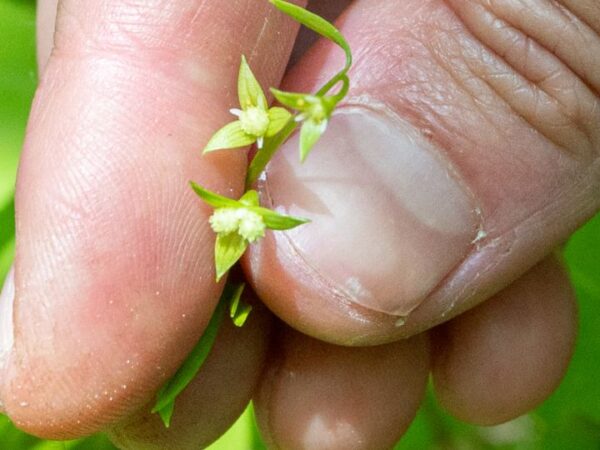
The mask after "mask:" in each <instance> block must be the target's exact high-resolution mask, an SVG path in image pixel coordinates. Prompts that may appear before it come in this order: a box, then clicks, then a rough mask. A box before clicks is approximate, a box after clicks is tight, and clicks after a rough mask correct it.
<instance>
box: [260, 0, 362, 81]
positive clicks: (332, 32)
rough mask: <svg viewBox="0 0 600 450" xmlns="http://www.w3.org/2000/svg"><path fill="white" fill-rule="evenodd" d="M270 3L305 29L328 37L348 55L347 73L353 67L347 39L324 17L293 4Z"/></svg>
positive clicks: (273, 0) (277, 1) (275, 1)
mask: <svg viewBox="0 0 600 450" xmlns="http://www.w3.org/2000/svg"><path fill="white" fill-rule="evenodd" d="M269 1H270V2H271V3H272V4H273V5H275V7H276V8H277V9H278V10H280V11H281V12H283V13H285V14H287V15H288V16H290V17H292V18H293V19H294V20H296V21H298V22H300V23H301V24H302V25H304V26H305V27H307V28H310V29H311V30H313V31H314V32H315V33H318V34H320V35H321V36H323V37H326V38H327V39H329V40H331V41H333V42H335V43H336V44H337V45H339V46H340V47H341V48H342V50H344V53H345V54H346V67H345V72H346V71H347V70H348V68H350V66H351V65H352V52H351V51H350V46H349V45H348V42H346V39H344V36H343V35H342V33H340V32H339V30H338V29H337V28H336V27H334V26H333V25H332V24H331V23H329V22H328V21H326V20H325V19H323V18H322V17H320V16H318V15H316V14H314V13H312V12H310V11H307V10H306V9H304V8H301V7H300V6H296V5H294V4H292V3H288V2H286V1H283V0H269ZM345 72H344V73H345Z"/></svg>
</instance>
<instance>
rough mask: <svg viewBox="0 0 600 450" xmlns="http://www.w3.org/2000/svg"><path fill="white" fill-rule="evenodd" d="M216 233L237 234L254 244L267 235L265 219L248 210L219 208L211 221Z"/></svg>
mask: <svg viewBox="0 0 600 450" xmlns="http://www.w3.org/2000/svg"><path fill="white" fill-rule="evenodd" d="M209 222H210V226H211V227H212V229H213V230H214V232H215V233H219V234H229V233H233V232H237V233H238V234H239V235H240V236H242V237H243V238H244V239H246V240H247V241H248V242H254V241H256V240H257V239H259V238H261V237H263V236H264V235H265V228H266V226H265V222H264V221H263V218H262V217H261V216H260V215H259V214H257V213H255V212H253V211H250V210H249V209H246V208H219V209H216V210H215V212H214V213H213V215H212V216H211V217H210V219H209Z"/></svg>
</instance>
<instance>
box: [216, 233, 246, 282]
mask: <svg viewBox="0 0 600 450" xmlns="http://www.w3.org/2000/svg"><path fill="white" fill-rule="evenodd" d="M247 247H248V241H247V240H246V239H244V238H243V237H242V236H240V235H239V234H238V233H237V232H233V233H228V234H218V235H217V239H216V241H215V269H216V272H217V282H218V281H219V280H220V279H221V278H222V277H223V275H225V274H226V273H227V271H228V270H229V269H231V268H232V267H233V265H234V264H235V263H236V262H238V260H239V259H240V258H241V257H242V255H243V254H244V252H245V251H246V248H247Z"/></svg>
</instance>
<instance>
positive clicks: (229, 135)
mask: <svg viewBox="0 0 600 450" xmlns="http://www.w3.org/2000/svg"><path fill="white" fill-rule="evenodd" d="M255 141H256V137H254V136H250V135H249V134H248V133H246V132H245V131H244V130H243V129H242V124H241V122H240V121H239V120H236V121H235V122H231V123H228V124H227V125H225V126H224V127H223V128H221V129H220V130H219V131H217V132H216V133H215V134H213V136H212V137H211V138H210V140H209V141H208V143H207V144H206V147H204V150H202V153H210V152H214V151H215V150H226V149H229V148H240V147H246V146H248V145H250V144H252V143H254V142H255Z"/></svg>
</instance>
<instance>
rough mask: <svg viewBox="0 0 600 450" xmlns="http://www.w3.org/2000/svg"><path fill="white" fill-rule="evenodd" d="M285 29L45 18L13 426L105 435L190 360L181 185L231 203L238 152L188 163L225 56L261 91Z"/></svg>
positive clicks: (210, 291) (191, 6)
mask: <svg viewBox="0 0 600 450" xmlns="http://www.w3.org/2000/svg"><path fill="white" fill-rule="evenodd" d="M294 33H295V28H294V27H293V26H292V25H291V24H290V22H288V21H287V20H286V19H284V18H283V17H282V15H280V14H277V13H275V12H274V11H273V9H272V8H271V7H270V5H269V4H268V2H265V3H264V4H263V3H260V4H256V2H253V1H251V0H247V1H246V0H243V1H238V2H235V4H231V3H230V2H203V1H197V0H178V1H171V2H158V3H156V2H152V3H151V4H149V3H148V2H143V1H133V2H132V1H98V2H93V3H90V2H79V1H71V0H64V1H62V2H61V3H60V4H59V10H58V16H57V27H56V34H55V45H54V48H53V50H52V56H51V57H50V60H49V62H48V65H47V66H46V68H45V70H44V76H43V79H42V82H41V85H40V87H39V90H38V92H37V95H36V99H35V102H34V105H33V110H32V113H31V117H30V122H29V127H28V135H27V140H26V145H25V149H24V152H23V155H22V160H21V165H20V168H19V176H18V182H17V192H16V224H17V225H16V232H17V251H16V262H15V269H14V288H15V289H14V293H15V295H14V314H12V317H14V326H13V329H14V341H13V342H14V345H12V346H10V349H9V351H8V353H7V354H6V355H5V356H6V357H5V360H4V369H3V371H2V386H1V388H0V390H1V394H2V399H3V406H4V408H5V409H6V411H7V413H8V415H9V416H10V417H11V419H13V421H15V423H16V424H17V425H18V426H20V427H21V428H24V429H25V430H26V431H28V432H30V433H33V434H37V435H41V436H44V437H51V438H66V437H73V436H79V435H82V434H86V433H91V432H94V431H97V430H99V429H101V428H104V427H105V426H106V425H107V424H110V423H114V422H116V421H117V420H119V419H120V418H122V417H123V416H125V415H127V414H129V413H131V412H132V411H134V410H135V409H136V408H139V407H140V406H141V405H144V404H146V403H147V402H148V401H149V400H151V398H152V396H153V395H154V392H156V390H157V389H158V387H160V385H161V384H162V383H164V381H165V380H166V379H167V378H168V377H169V376H170V375H172V374H173V373H174V371H175V370H176V369H177V367H178V366H179V365H180V364H181V362H182V360H183V359H184V357H185V356H186V354H187V353H188V352H189V351H190V350H191V347H192V346H193V345H194V343H195V342H196V341H197V339H198V338H199V336H200V334H201V332H202V330H203V328H204V326H205V325H206V323H207V322H208V319H209V317H210V315H211V312H212V310H213V307H214V305H215V303H216V301H217V298H218V296H219V292H220V286H218V285H216V284H215V282H214V271H213V266H214V263H213V246H214V241H213V239H214V237H213V233H212V232H211V231H210V229H209V228H208V225H207V220H206V218H207V216H208V214H209V213H210V211H209V210H208V209H207V208H205V207H203V206H202V205H201V204H200V202H198V201H197V198H195V196H194V194H193V193H192V192H191V191H190V189H189V187H188V182H189V180H195V181H198V182H199V183H201V184H203V185H205V186H207V187H209V188H210V189H212V190H216V191H219V192H221V193H224V194H227V195H231V196H235V195H237V194H239V193H240V191H241V188H242V185H243V178H244V173H245V167H246V155H245V154H244V152H241V151H232V152H222V153H220V154H218V155H211V156H209V157H205V158H201V157H200V149H202V147H203V146H204V145H205V143H206V142H207V140H208V138H209V137H210V135H211V134H212V133H213V132H214V130H216V129H218V128H219V127H220V126H222V125H223V124H224V123H226V122H227V120H228V119H229V118H228V117H227V109H228V108H229V107H231V106H232V105H233V104H234V103H235V101H236V100H235V99H236V89H235V82H236V77H237V67H238V63H239V58H240V55H241V54H246V55H247V57H248V59H249V62H250V64H251V65H252V66H253V67H254V68H256V69H258V70H257V71H256V72H257V76H258V77H259V79H260V80H261V81H263V82H264V83H265V84H267V83H269V84H276V83H277V81H278V79H279V77H280V76H281V74H282V73H283V70H284V68H285V63H286V60H287V58H288V53H289V50H290V48H291V45H292V41H293V36H294ZM274 41H276V42H277V43H278V44H277V45H276V46H272V45H271V43H272V42H274ZM6 295H7V296H11V289H10V286H9V288H7V290H6ZM7 317H10V316H7ZM3 330H8V327H4V328H3ZM3 332H4V331H3ZM5 342H6V341H5ZM9 343H10V342H9ZM240 382H242V381H240Z"/></svg>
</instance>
